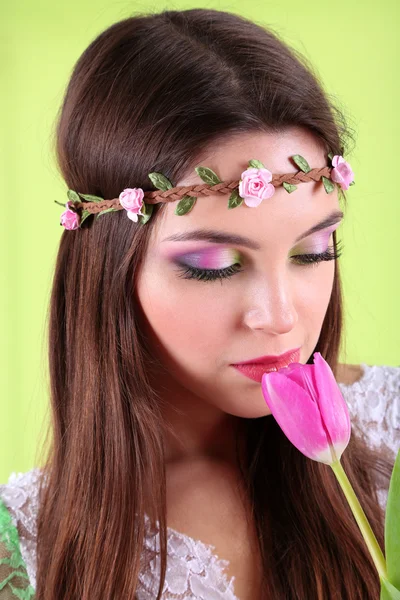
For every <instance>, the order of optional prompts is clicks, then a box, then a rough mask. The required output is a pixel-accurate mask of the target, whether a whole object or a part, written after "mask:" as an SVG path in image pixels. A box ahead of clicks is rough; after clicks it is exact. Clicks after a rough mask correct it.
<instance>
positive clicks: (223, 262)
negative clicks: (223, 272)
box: [180, 248, 238, 269]
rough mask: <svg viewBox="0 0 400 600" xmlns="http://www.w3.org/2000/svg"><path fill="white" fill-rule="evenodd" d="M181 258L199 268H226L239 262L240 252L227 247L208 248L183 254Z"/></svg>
mask: <svg viewBox="0 0 400 600" xmlns="http://www.w3.org/2000/svg"><path fill="white" fill-rule="evenodd" d="M180 259H181V260H182V259H184V260H183V262H185V264H189V265H190V266H192V267H196V268H197V269H224V268H225V267H229V266H231V265H232V264H234V263H235V262H238V253H237V251H236V250H233V249H227V248H206V249H204V250H201V251H198V252H190V254H187V255H181V256H180Z"/></svg>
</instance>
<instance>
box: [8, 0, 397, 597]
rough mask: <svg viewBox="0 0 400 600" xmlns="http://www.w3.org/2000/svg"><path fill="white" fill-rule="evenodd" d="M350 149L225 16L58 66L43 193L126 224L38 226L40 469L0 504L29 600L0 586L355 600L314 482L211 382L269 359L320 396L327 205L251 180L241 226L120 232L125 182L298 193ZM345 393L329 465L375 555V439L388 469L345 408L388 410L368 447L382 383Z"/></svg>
mask: <svg viewBox="0 0 400 600" xmlns="http://www.w3.org/2000/svg"><path fill="white" fill-rule="evenodd" d="M350 139H351V132H350V131H349V130H348V129H347V128H346V125H345V121H344V118H343V116H342V115H341V113H340V111H339V110H338V109H336V108H335V107H334V106H332V105H331V104H330V103H329V101H328V99H327V97H326V95H325V94H324V93H323V91H322V89H321V86H320V84H319V83H318V81H317V78H316V77H315V75H314V74H313V72H312V69H311V67H310V66H309V65H307V64H306V63H305V61H304V59H303V58H302V57H301V56H300V55H298V54H296V53H295V52H294V51H293V50H290V49H289V48H287V46H286V45H285V44H284V43H283V42H282V41H281V40H280V39H279V37H278V36H277V35H276V34H274V33H272V32H271V31H268V30H265V29H263V28H262V27H260V26H258V25H257V24H255V23H252V22H250V21H247V20H246V19H244V18H242V17H240V16H237V15H234V14H230V13H227V12H220V11H216V10H206V9H194V10H187V11H164V12H162V13H160V14H152V15H143V16H136V17H132V18H129V19H126V20H124V21H121V22H119V23H116V24H114V25H113V26H112V27H110V28H108V29H107V30H106V31H104V32H103V33H102V34H101V35H99V36H98V37H97V39H95V40H94V41H93V42H92V43H91V44H90V45H89V47H88V48H87V49H86V50H85V52H84V53H83V54H82V56H81V57H80V59H79V60H78V63H77V65H76V67H75V69H74V72H73V74H72V77H71V80H70V82H69V85H68V89H67V92H66V96H65V99H64V103H63V106H62V110H61V112H60V116H59V121H58V126H57V144H56V151H57V158H58V162H59V166H60V170H61V173H62V175H63V177H64V179H65V182H66V185H67V187H68V189H70V190H73V192H75V193H76V192H78V193H81V194H86V195H88V194H90V195H94V196H96V197H97V200H98V199H99V198H103V199H116V198H119V199H120V200H121V205H122V198H123V196H121V192H122V193H124V192H126V194H127V195H128V200H129V198H130V196H129V194H134V198H133V200H134V202H133V204H129V202H127V204H126V206H124V207H123V208H125V209H126V210H118V211H117V212H116V211H109V212H110V213H111V214H105V215H104V216H100V217H99V218H97V217H96V218H95V217H94V215H93V214H88V213H83V212H82V207H80V211H78V212H76V214H75V215H74V214H72V216H71V214H70V213H68V215H69V217H68V218H71V219H72V220H71V221H70V222H69V225H71V223H72V222H73V219H75V218H76V219H77V220H78V217H77V216H76V215H77V214H79V220H78V221H77V222H76V223H74V224H73V225H72V226H67V223H68V219H67V218H66V216H65V215H64V217H63V219H62V224H64V226H65V227H66V228H68V229H75V230H74V231H71V230H66V231H64V232H63V234H62V236H61V242H60V249H59V254H58V257H57V264H56V267H55V275H54V283H53V289H52V297H51V306H50V319H49V363H50V376H51V402H52V415H53V420H52V426H51V431H50V432H49V433H50V436H51V445H50V447H49V450H48V452H47V454H46V459H45V466H44V467H43V468H42V469H37V470H32V472H29V474H25V476H24V474H21V475H22V477H21V475H19V476H16V475H15V474H13V476H12V477H11V478H10V481H9V482H8V484H7V485H4V486H2V487H1V488H0V495H2V498H3V501H4V503H5V505H7V510H9V512H10V514H11V516H12V517H13V523H11V522H10V521H7V522H6V517H4V515H5V513H4V511H3V513H2V514H3V532H4V531H6V530H7V531H8V532H11V533H14V534H15V531H14V530H13V529H12V526H13V525H18V526H19V527H20V532H19V533H20V546H21V551H22V556H21V564H20V573H23V569H24V564H25V563H26V566H27V569H28V577H29V583H30V586H31V587H30V588H27V579H23V577H22V576H21V575H20V576H19V577H17V576H15V577H14V578H12V579H10V582H11V583H13V585H14V588H15V587H19V588H22V589H24V586H25V593H26V594H27V596H26V597H33V593H34V591H35V592H36V596H35V597H36V598H40V599H43V600H55V599H57V600H66V599H71V600H72V599H77V598H79V599H84V600H88V599H89V598H90V599H94V598H96V599H100V598H101V599H117V598H118V599H120V598H121V599H122V598H124V599H125V598H129V599H130V598H138V599H139V600H142V599H145V598H146V599H150V598H157V599H158V598H185V599H186V598H208V599H214V598H215V599H228V598H229V599H231V600H234V599H239V598H240V599H241V600H255V599H257V600H258V599H264V598H274V600H277V599H282V600H283V599H289V598H291V599H292V598H293V599H295V598H296V599H301V600H310V599H314V598H315V599H318V600H322V599H323V600H326V599H327V598H332V599H333V598H337V599H339V598H340V599H341V600H344V599H352V600H354V599H356V598H360V599H361V598H362V599H363V600H367V599H371V600H372V599H376V598H377V597H378V595H379V579H378V576H377V573H376V571H375V568H374V565H373V562H372V560H371V558H370V555H369V553H368V551H367V549H366V546H365V543H364V541H363V538H362V536H361V534H360V532H359V529H358V527H357V525H356V523H355V521H354V518H353V516H352V514H351V512H350V510H349V508H348V506H347V503H346V500H345V499H344V497H343V495H342V493H341V490H340V489H339V488H338V485H337V483H336V481H335V478H334V475H333V473H332V471H331V470H330V469H329V468H328V467H327V466H326V465H323V464H320V463H316V462H313V461H311V460H309V459H307V458H305V457H304V456H303V455H302V454H301V453H300V452H298V450H297V449H296V448H294V447H293V446H292V445H291V444H290V442H289V441H288V440H287V438H286V437H285V436H284V435H283V433H282V431H281V430H280V429H279V427H278V426H277V424H276V422H275V420H274V419H273V418H272V416H271V414H270V412H269V410H268V406H267V405H266V402H265V400H264V398H263V395H262V392H261V386H260V382H259V381H257V380H255V379H256V378H254V377H253V378H252V377H249V376H248V375H249V371H248V370H247V371H246V369H243V368H237V367H235V366H234V365H235V364H237V363H242V362H246V361H249V360H252V359H254V358H256V357H260V356H264V355H273V356H280V355H282V354H283V353H286V352H288V351H290V352H289V354H290V356H291V358H289V360H294V357H297V359H298V362H301V363H307V362H308V363H312V362H313V359H312V355H313V353H314V352H316V351H318V352H321V354H322V356H323V357H324V358H325V360H326V361H327V362H328V363H329V364H330V366H331V368H332V370H333V371H334V373H335V375H336V377H337V378H338V379H339V374H340V372H342V371H343V366H341V367H340V369H339V365H338V354H339V349H340V343H341V339H342V337H341V336H342V323H343V313H342V310H343V309H342V302H341V287H340V276H339V265H338V263H337V261H336V259H337V258H338V256H339V255H340V250H339V244H337V241H336V229H337V228H338V227H339V226H340V223H341V221H342V217H343V211H341V210H340V200H342V199H343V200H345V198H346V197H345V192H344V191H343V188H342V187H341V186H340V185H337V186H333V185H332V189H331V191H330V192H329V193H327V189H326V187H325V186H328V187H329V185H331V184H329V182H328V183H326V182H325V183H324V184H323V181H322V179H321V178H320V179H319V180H318V181H312V180H309V181H305V182H302V183H300V184H299V185H297V186H296V189H295V190H291V191H289V190H290V189H291V188H289V189H285V188H284V187H283V184H282V185H280V186H279V187H276V188H275V189H274V190H272V188H273V187H274V186H273V185H272V184H271V183H270V181H267V180H265V181H264V183H265V190H267V191H268V190H270V192H269V197H267V196H268V193H267V194H266V197H265V198H263V199H262V201H261V202H259V203H258V205H257V206H255V205H253V206H251V205H249V204H247V203H245V202H242V204H241V205H238V206H236V207H235V208H234V209H233V210H232V209H231V210H228V209H227V203H228V195H225V196H223V195H221V194H218V193H214V194H209V195H203V196H201V197H200V198H197V200H196V201H195V203H194V204H193V205H192V206H191V207H190V210H188V211H187V212H185V213H184V214H176V213H175V209H176V207H177V204H178V202H176V201H174V202H159V203H155V204H153V205H152V206H153V208H152V212H151V213H150V214H149V213H146V210H148V209H146V210H144V211H143V212H139V211H138V210H137V209H138V207H141V208H143V206H144V205H143V204H141V202H142V200H143V198H141V197H140V196H138V193H139V192H137V190H142V191H144V192H146V191H151V190H155V189H157V186H156V185H155V184H154V180H153V179H152V180H151V182H152V183H151V182H150V179H151V178H149V173H158V174H160V173H161V174H162V175H163V176H164V177H165V178H166V179H167V181H168V182H170V183H171V182H172V183H171V185H172V186H174V187H175V186H191V185H197V184H201V183H202V179H201V178H200V176H199V172H198V171H196V170H195V168H198V167H200V166H203V167H207V168H208V169H211V170H212V172H213V173H214V174H216V175H217V176H218V177H219V178H220V180H221V181H223V182H225V181H233V180H238V179H239V178H240V176H241V175H242V174H243V173H244V172H245V171H246V170H247V168H252V167H251V164H250V166H249V161H251V160H256V161H260V164H261V165H263V167H264V168H265V169H266V170H268V171H269V172H270V173H273V174H279V173H289V174H290V173H293V174H295V173H297V172H298V171H299V168H298V166H296V164H295V163H294V162H293V158H292V157H293V156H296V155H300V157H303V158H305V159H306V161H307V162H308V163H309V165H310V167H311V168H314V167H315V168H321V169H322V168H324V167H326V166H329V153H330V152H331V153H332V154H331V158H332V156H334V157H338V156H341V157H342V158H343V156H346V155H347V149H348V148H347V144H348V140H350ZM260 168H262V167H260ZM262 174H264V175H265V174H266V171H262ZM203 181H204V180H203ZM164 183H165V180H164ZM290 185H292V184H290ZM269 186H271V187H269ZM333 188H334V189H333ZM132 190H136V191H135V192H132ZM123 191H124V192H123ZM73 192H72V196H71V197H73ZM288 192H289V193H288ZM135 194H136V196H135ZM71 197H70V200H71ZM236 198H237V197H236ZM135 201H137V202H136V205H135ZM180 201H181V199H180V200H179V202H180ZM95 202H96V200H93V199H92V204H93V203H95ZM114 206H115V204H114ZM133 206H135V207H136V210H133ZM76 208H77V207H76V206H75V210H76ZM129 209H131V210H129ZM67 211H71V212H72V213H74V204H73V201H71V204H69V205H68V208H67ZM63 214H64V213H63ZM146 214H147V216H148V217H149V218H147V220H146V218H143V215H146ZM68 215H67V216H68ZM139 215H142V217H139ZM127 217H129V218H127ZM139 221H140V222H139ZM75 225H76V227H75ZM317 225H319V227H318V228H317V230H315V231H314V232H313V233H310V230H311V229H312V228H314V229H315V228H316V226H317ZM195 230H202V233H200V234H199V233H198V234H197V239H193V236H194V231H195ZM183 236H185V239H183ZM226 236H230V239H228V238H227V237H226ZM239 236H240V239H239ZM189 237H190V238H192V239H189ZM310 257H311V258H310ZM295 350H296V351H297V354H296V353H295V352H294V351H295ZM266 369H268V367H267V366H266ZM361 369H362V376H361V379H360V380H359V381H358V382H354V383H351V384H350V385H349V386H346V385H345V384H344V383H343V384H342V386H343V387H342V389H343V391H344V393H345V389H347V390H348V391H349V393H348V395H347V397H348V400H349V404H351V401H352V402H353V406H350V408H351V409H352V410H353V415H354V419H355V420H356V418H357V416H358V417H359V423H360V424H361V425H365V427H364V429H363V428H360V430H358V431H356V430H355V431H354V432H353V435H352V438H351V440H350V443H349V446H348V448H347V449H346V452H345V453H344V455H343V457H342V464H343V467H344V469H345V471H346V473H347V474H348V476H349V479H350V480H351V481H352V484H353V486H354V489H355V491H356V494H357V496H358V498H359V499H360V502H361V504H362V506H363V508H364V510H365V513H366V515H367V518H368V520H369V522H370V523H371V526H372V528H373V530H374V532H375V534H376V536H377V539H378V541H379V543H380V544H381V547H382V546H383V510H382V508H383V506H381V507H380V506H379V504H378V499H379V496H378V491H379V481H378V479H379V476H380V475H382V477H383V478H382V480H381V482H380V483H381V489H383V491H384V490H385V486H386V489H387V486H388V477H389V474H390V472H391V468H392V466H393V461H394V458H393V454H391V453H390V451H394V450H395V444H396V445H397V446H398V444H399V441H400V434H399V431H398V430H395V428H394V427H392V429H391V431H390V435H392V436H393V440H394V443H393V444H392V446H390V445H388V447H385V448H384V447H382V449H381V448H380V447H379V448H378V447H376V446H375V447H373V448H371V440H372V436H368V427H367V416H368V415H367V411H366V409H365V406H364V408H363V400H364V401H365V394H366V391H367V389H368V386H367V384H368V385H372V386H373V385H374V382H376V377H377V376H380V375H382V373H383V372H384V373H385V376H386V377H387V379H388V380H389V379H390V381H391V382H392V386H391V387H390V388H388V389H386V390H379V394H380V398H381V403H380V407H381V412H380V419H378V418H376V422H373V421H371V423H370V424H369V426H370V428H371V430H373V431H375V432H376V431H378V428H379V426H381V428H382V423H383V422H384V421H383V419H384V418H386V416H387V415H388V411H389V410H390V407H391V403H392V402H393V400H394V399H395V398H396V397H397V395H398V388H399V380H400V376H399V370H398V369H396V368H394V367H369V366H368V365H365V364H363V365H361ZM383 370H384V371H383ZM253 375H254V373H253ZM362 384H363V385H362ZM364 409H365V410H364ZM378 421H379V422H378ZM385 422H386V421H385ZM379 424H380V425H379ZM372 445H373V444H372ZM384 451H386V454H385V453H384ZM382 486H383V487H382ZM16 491H18V494H20V495H19V498H20V499H21V498H22V497H23V500H22V501H21V502H20V503H19V505H18V506H17V504H18V501H16V500H15V498H16ZM11 497H13V498H14V500H12V498H11ZM18 511H19V518H18V515H17V512H18ZM7 515H8V513H7ZM27 515H28V516H27ZM24 519H25V525H26V527H25V530H24V531H22V529H23V527H22V523H23V522H24ZM28 521H29V523H30V525H28ZM30 526H31V532H30V533H31V534H30V535H29V533H27V531H26V529H27V528H28V529H29V527H30ZM2 539H3V555H4V554H7V552H8V554H7V556H8V555H9V554H10V551H9V547H10V545H9V544H8V545H7V544H6V542H5V541H4V539H5V535H4V534H3V538H2ZM14 541H16V540H14ZM16 546H17V541H16V544H15V545H14V548H15V547H16ZM15 552H16V554H15V556H17V551H15ZM167 556H168V563H167V561H166V559H167ZM24 557H25V561H24V563H23V562H22V561H23V559H24ZM6 567H7V568H8V574H9V573H10V572H11V571H10V569H11V568H10V565H5V566H4V565H3V580H5V576H6V571H5V570H4V569H6ZM1 580H2V578H1V577H0V581H1ZM1 594H2V592H1V591H0V600H4V599H5V598H7V600H8V598H13V597H14V595H13V594H15V592H13V590H12V589H11V587H10V584H7V585H4V586H3V596H2V595H1ZM5 594H8V595H5Z"/></svg>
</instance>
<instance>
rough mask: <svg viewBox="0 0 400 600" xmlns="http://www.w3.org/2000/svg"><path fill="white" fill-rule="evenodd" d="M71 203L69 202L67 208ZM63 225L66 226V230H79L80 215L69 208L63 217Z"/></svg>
mask: <svg viewBox="0 0 400 600" xmlns="http://www.w3.org/2000/svg"><path fill="white" fill-rule="evenodd" d="M68 205H69V203H68V202H67V204H66V206H68ZM61 225H64V227H65V229H78V228H79V215H78V214H77V213H76V212H74V211H73V210H70V209H69V208H67V210H65V211H64V212H63V213H62V215H61Z"/></svg>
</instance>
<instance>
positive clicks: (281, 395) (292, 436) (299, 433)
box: [261, 365, 334, 464]
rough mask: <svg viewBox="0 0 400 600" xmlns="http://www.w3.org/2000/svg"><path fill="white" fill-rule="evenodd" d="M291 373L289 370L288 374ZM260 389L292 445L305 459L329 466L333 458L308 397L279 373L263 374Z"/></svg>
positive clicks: (293, 382) (307, 394)
mask: <svg viewBox="0 0 400 600" xmlns="http://www.w3.org/2000/svg"><path fill="white" fill-rule="evenodd" d="M305 366H312V365H302V367H305ZM298 371H300V369H299V370H298ZM294 372H295V371H294V369H292V375H293V374H294ZM296 377H297V374H296ZM261 389H262V392H263V395H264V399H265V401H266V403H267V405H268V407H269V409H270V411H271V413H272V415H273V417H274V418H275V420H276V421H277V423H278V425H279V426H280V428H281V429H282V431H283V432H284V434H285V435H286V437H287V438H288V439H289V440H290V441H291V442H292V444H293V445H294V446H296V448H298V450H300V452H302V453H303V454H304V455H305V456H308V458H311V459H312V460H316V461H318V462H322V463H325V464H331V463H332V461H333V460H334V456H333V455H332V452H331V447H330V445H329V442H328V438H327V435H326V430H325V427H324V424H323V423H322V419H321V415H320V412H319V408H318V404H317V402H315V401H313V400H312V398H311V397H310V394H309V393H308V392H307V391H306V390H305V389H304V388H303V387H302V386H301V385H299V383H297V382H296V381H293V379H291V378H290V377H288V376H286V375H283V374H281V373H279V371H272V372H270V373H264V375H263V376H262V380H261Z"/></svg>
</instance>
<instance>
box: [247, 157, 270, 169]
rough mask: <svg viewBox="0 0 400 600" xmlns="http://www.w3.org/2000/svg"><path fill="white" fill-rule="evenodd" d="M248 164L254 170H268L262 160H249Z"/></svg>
mask: <svg viewBox="0 0 400 600" xmlns="http://www.w3.org/2000/svg"><path fill="white" fill-rule="evenodd" d="M248 164H249V167H250V168H254V169H265V168H266V167H264V165H263V164H262V162H261V161H260V160H257V159H256V158H252V159H251V160H249V163H248Z"/></svg>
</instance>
